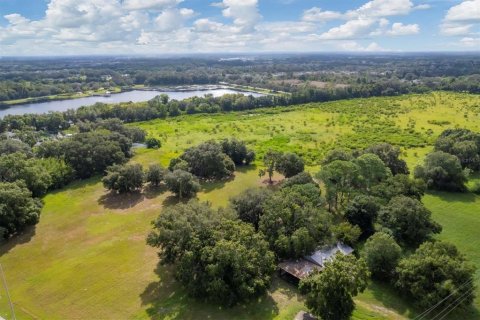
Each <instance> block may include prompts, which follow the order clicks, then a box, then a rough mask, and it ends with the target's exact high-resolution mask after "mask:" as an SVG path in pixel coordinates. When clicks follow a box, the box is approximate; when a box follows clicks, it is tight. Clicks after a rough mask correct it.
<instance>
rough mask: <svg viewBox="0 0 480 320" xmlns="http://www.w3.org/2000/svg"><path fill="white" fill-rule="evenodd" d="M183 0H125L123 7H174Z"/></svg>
mask: <svg viewBox="0 0 480 320" xmlns="http://www.w3.org/2000/svg"><path fill="white" fill-rule="evenodd" d="M181 2H183V0H125V2H124V4H123V5H124V7H125V8H126V9H129V10H146V9H165V8H169V7H174V6H176V5H177V4H179V3H181Z"/></svg>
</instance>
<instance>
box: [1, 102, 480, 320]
mask: <svg viewBox="0 0 480 320" xmlns="http://www.w3.org/2000/svg"><path fill="white" fill-rule="evenodd" d="M466 112H467V113H468V114H467V117H464V114H465V113H466ZM479 112H480V97H478V96H470V95H463V94H449V93H434V94H428V95H423V96H405V97H397V98H372V99H358V100H349V101H339V102H332V103H326V104H314V105H311V106H309V107H304V108H299V107H296V108H291V109H287V108H281V109H274V110H267V111H265V110H263V111H257V112H252V113H230V114H221V115H195V116H185V117H180V118H175V119H167V120H156V121H150V122H146V123H141V124H135V125H139V126H140V127H142V128H144V129H146V130H147V131H148V132H149V134H150V135H153V136H157V137H160V138H161V140H162V143H163V146H162V148H161V149H160V150H145V149H138V150H137V154H136V156H135V157H134V158H133V159H132V161H134V162H138V163H141V164H143V165H148V164H150V163H155V162H161V163H162V164H164V165H167V164H168V162H169V160H170V159H171V158H172V157H174V156H176V155H178V154H179V153H180V152H182V150H184V149H185V148H187V147H188V146H191V145H194V144H196V143H199V142H201V141H204V140H207V139H220V138H225V137H231V136H235V137H237V138H240V139H244V140H246V141H248V143H249V144H250V145H251V146H252V147H254V148H255V150H256V151H257V152H258V153H259V154H262V153H263V152H265V151H266V150H268V148H276V149H279V150H289V151H295V152H298V153H300V154H302V155H303V156H304V157H305V158H306V159H307V161H308V164H309V170H311V171H314V172H315V171H317V170H318V161H319V160H320V159H321V157H322V156H323V155H324V154H325V153H326V152H327V151H328V150H329V149H331V148H333V147H336V146H346V147H352V146H357V147H363V146H366V145H368V144H370V143H373V142H378V141H388V142H392V143H396V144H397V145H400V146H402V148H403V150H404V157H405V158H406V160H407V162H408V164H409V166H410V167H412V166H413V165H415V164H417V163H419V162H421V161H422V159H423V157H424V156H425V154H426V153H427V152H428V151H429V150H431V143H432V141H434V139H435V137H436V135H438V134H439V133H440V132H441V131H442V130H444V129H445V128H448V127H455V126H460V127H467V128H470V129H473V130H477V131H480V130H479V126H480V117H479V115H478V113H479ZM459 115H460V116H459ZM428 120H430V122H428ZM432 120H434V122H433V123H432ZM435 121H436V122H435ZM442 121H443V123H445V121H449V122H450V123H449V124H443V125H439V124H438V123H440V122H442ZM363 122H365V125H362V123H363ZM257 172H258V169H257V168H256V167H255V166H251V167H248V168H241V170H238V171H237V173H236V176H235V178H234V179H232V180H230V181H226V182H219V183H211V184H206V185H203V188H202V192H201V193H199V195H198V198H199V199H200V200H202V201H210V202H211V203H212V205H213V206H215V207H218V206H225V205H226V204H227V203H228V199H229V197H231V196H232V195H235V194H238V193H239V192H241V191H242V190H244V189H245V188H248V187H250V186H255V185H260V184H261V180H260V179H259V177H258V175H257ZM278 178H279V177H277V179H278ZM44 201H45V207H44V209H43V211H42V216H41V219H40V223H39V224H38V225H37V226H36V227H35V228H32V229H30V230H29V232H27V233H25V234H24V235H22V236H20V237H18V238H15V239H13V240H12V241H10V242H9V243H8V244H6V245H3V246H2V247H1V248H0V255H1V256H0V262H1V263H2V265H3V267H4V271H5V274H6V277H7V281H8V284H9V289H10V294H11V296H12V299H13V301H14V304H15V310H16V313H17V318H18V319H292V318H293V316H294V315H295V314H296V313H297V312H298V311H299V310H301V309H302V308H304V305H303V301H302V298H301V296H300V295H299V294H298V293H297V291H296V290H295V289H294V288H293V287H292V286H290V285H289V284H287V283H285V282H284V281H282V280H279V279H274V281H273V284H272V287H271V289H270V291H269V293H268V294H267V295H266V296H264V297H263V298H261V299H259V300H258V301H254V302H252V303H249V304H247V305H242V306H237V307H235V308H234V309H226V310H225V309H222V308H220V307H218V306H215V305H210V304H202V303H199V302H195V301H193V300H192V299H190V298H188V297H187V296H186V294H185V292H184V291H183V290H182V289H181V287H180V286H179V285H178V284H177V283H176V282H175V281H174V280H173V277H172V270H171V268H169V267H164V266H158V265H157V262H158V258H157V256H156V253H155V250H153V249H152V248H150V247H148V246H147V245H146V244H145V237H146V234H147V233H148V232H149V230H150V228H151V224H150V222H151V221H152V220H153V219H154V218H155V217H156V216H157V215H158V214H160V212H161V210H162V207H164V206H169V205H172V204H174V203H175V200H174V199H173V198H171V197H170V195H169V194H168V193H166V192H164V191H163V190H150V189H147V190H145V192H143V193H142V194H133V195H130V196H128V197H118V196H111V195H109V194H107V193H106V192H105V190H104V189H103V187H102V185H101V183H100V182H99V178H92V179H90V180H87V181H83V182H76V183H73V184H72V185H70V186H68V187H67V188H65V189H63V190H59V191H56V192H52V193H50V194H48V195H47V196H46V197H45V198H44ZM424 201H425V203H426V205H427V206H428V207H429V208H430V209H431V210H432V211H433V212H434V218H435V219H436V220H437V221H438V222H440V223H441V224H442V225H443V227H444V231H443V233H442V234H441V235H440V236H439V237H440V238H442V239H447V240H449V241H452V242H453V243H455V244H456V245H457V246H458V247H459V248H460V249H461V250H462V251H463V252H464V253H465V254H466V255H467V256H468V257H469V258H470V259H471V260H472V261H473V262H474V263H476V264H477V265H478V266H480V251H479V250H478V245H479V244H480V238H478V236H476V230H478V229H479V228H480V212H479V211H480V210H479V209H480V205H479V204H480V198H479V197H478V196H473V195H471V194H465V195H459V194H447V193H435V194H429V195H427V196H426V197H425V199H424ZM479 285H480V282H479ZM478 295H479V296H480V292H479V294H478ZM356 301H357V309H356V310H355V314H354V319H404V318H410V317H412V316H413V315H414V314H415V310H411V308H409V303H408V302H406V301H403V300H402V299H400V298H399V297H398V296H397V295H396V293H395V292H394V290H392V289H389V288H387V287H386V286H384V285H381V284H378V283H373V284H371V285H370V287H369V288H368V290H366V291H365V292H364V293H363V294H361V295H360V296H359V297H357V299H356ZM6 307H7V304H6V301H5V295H4V292H3V291H1V290H0V316H2V317H4V318H6V319H10V315H9V313H8V309H6ZM474 307H475V308H476V309H475V308H472V309H471V310H467V311H466V312H464V313H461V314H457V315H455V316H454V317H451V319H459V318H463V319H480V316H479V314H478V310H479V309H480V300H479V298H477V299H476V300H475V306H474Z"/></svg>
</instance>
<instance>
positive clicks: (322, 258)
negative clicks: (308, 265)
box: [304, 242, 353, 267]
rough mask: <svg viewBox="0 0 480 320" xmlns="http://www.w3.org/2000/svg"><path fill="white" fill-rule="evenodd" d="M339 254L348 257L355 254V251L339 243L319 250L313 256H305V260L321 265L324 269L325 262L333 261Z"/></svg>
mask: <svg viewBox="0 0 480 320" xmlns="http://www.w3.org/2000/svg"><path fill="white" fill-rule="evenodd" d="M337 252H341V253H343V254H344V255H348V254H351V253H352V252H353V249H352V248H351V247H349V246H347V245H345V244H343V243H340V242H338V243H336V244H334V245H332V246H328V247H324V248H322V249H319V250H317V251H315V252H314V253H313V254H312V255H310V256H305V257H304V258H305V259H306V260H308V261H310V262H313V263H315V264H316V265H319V266H320V267H323V265H324V264H325V262H328V261H330V260H332V259H333V257H334V256H335V255H336V254H337Z"/></svg>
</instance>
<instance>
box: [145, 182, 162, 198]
mask: <svg viewBox="0 0 480 320" xmlns="http://www.w3.org/2000/svg"><path fill="white" fill-rule="evenodd" d="M166 191H167V187H166V186H165V185H164V184H162V185H159V186H158V187H155V186H152V185H148V186H146V187H145V188H144V189H143V194H144V195H145V198H147V199H153V198H156V197H158V196H159V195H161V194H162V193H164V192H166Z"/></svg>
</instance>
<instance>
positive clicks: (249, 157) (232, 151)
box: [221, 138, 255, 166]
mask: <svg viewBox="0 0 480 320" xmlns="http://www.w3.org/2000/svg"><path fill="white" fill-rule="evenodd" d="M221 144H222V149H223V152H224V153H225V154H226V155H227V156H229V157H230V159H232V161H233V163H235V165H236V166H241V165H243V164H247V165H248V164H250V163H251V162H252V161H253V160H255V152H253V151H252V150H249V149H247V146H246V144H245V142H244V141H240V140H237V139H235V138H233V139H230V140H228V139H225V140H223V141H222V143H221Z"/></svg>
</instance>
